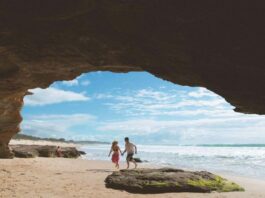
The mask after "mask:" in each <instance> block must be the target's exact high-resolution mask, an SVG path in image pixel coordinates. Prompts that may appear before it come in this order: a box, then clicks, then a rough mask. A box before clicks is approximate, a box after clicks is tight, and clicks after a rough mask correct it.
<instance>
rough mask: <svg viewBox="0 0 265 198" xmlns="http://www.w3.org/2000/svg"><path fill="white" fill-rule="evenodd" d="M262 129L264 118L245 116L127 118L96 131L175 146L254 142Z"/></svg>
mask: <svg viewBox="0 0 265 198" xmlns="http://www.w3.org/2000/svg"><path fill="white" fill-rule="evenodd" d="M249 123H251V125H249ZM264 128H265V116H255V115H244V116H237V117H232V118H231V117H222V118H202V119H194V120H159V119H134V120H131V119H130V120H124V121H112V122H105V123H101V124H99V127H98V128H97V129H98V130H100V131H105V132H116V133H119V134H124V135H127V134H130V135H132V136H139V137H141V136H150V138H154V137H159V138H161V137H163V138H165V139H167V140H169V138H170V137H171V138H172V137H174V138H175V139H176V140H175V141H177V140H178V142H175V143H182V144H187V143H189V144H191V143H197V144H198V143H205V142H207V143H220V142H222V143H224V142H226V143H257V142H261V141H262V139H264V138H265V131H264ZM158 141H160V139H158ZM172 141H174V139H172Z"/></svg>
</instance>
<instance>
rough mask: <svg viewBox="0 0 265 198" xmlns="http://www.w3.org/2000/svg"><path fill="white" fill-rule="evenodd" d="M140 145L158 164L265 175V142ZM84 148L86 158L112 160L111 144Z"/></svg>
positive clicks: (144, 155) (141, 151)
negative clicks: (247, 143) (109, 154)
mask: <svg viewBox="0 0 265 198" xmlns="http://www.w3.org/2000/svg"><path fill="white" fill-rule="evenodd" d="M122 148H123V147H122ZM137 148H138V154H137V155H135V157H138V158H140V159H142V160H147V161H148V163H149V164H151V165H155V166H156V165H157V166H163V167H174V168H180V169H190V170H206V171H211V172H215V173H223V174H230V175H235V176H245V177H251V178H258V179H263V180H264V179H265V145H255V144H249V145H195V146H194V145H184V146H183V145H177V146H165V145H137ZM80 149H81V150H83V151H85V152H86V153H87V154H86V155H85V156H83V158H84V159H88V160H106V161H110V158H109V157H108V153H109V150H110V145H83V146H82V147H81V148H80ZM121 161H125V157H122V158H121Z"/></svg>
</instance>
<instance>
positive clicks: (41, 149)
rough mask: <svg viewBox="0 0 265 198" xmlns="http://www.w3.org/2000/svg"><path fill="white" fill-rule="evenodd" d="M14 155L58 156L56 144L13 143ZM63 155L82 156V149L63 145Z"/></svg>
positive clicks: (26, 156)
mask: <svg viewBox="0 0 265 198" xmlns="http://www.w3.org/2000/svg"><path fill="white" fill-rule="evenodd" d="M10 147H11V149H12V151H13V153H14V156H15V157H20V158H32V157H58V156H57V153H56V148H57V147H56V146H41V145H11V146H10ZM61 154H62V156H61V157H64V158H77V157H79V156H80V151H78V150H77V149H76V148H75V147H61Z"/></svg>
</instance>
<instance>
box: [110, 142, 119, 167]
mask: <svg viewBox="0 0 265 198" xmlns="http://www.w3.org/2000/svg"><path fill="white" fill-rule="evenodd" d="M112 152H113V154H112V158H111V161H112V162H113V163H114V164H115V167H116V168H117V169H119V168H120V165H119V160H120V154H121V149H120V147H119V146H118V142H117V141H113V142H112V146H111V148H110V152H109V157H110V154H111V153H112Z"/></svg>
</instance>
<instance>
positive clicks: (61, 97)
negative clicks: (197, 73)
mask: <svg viewBox="0 0 265 198" xmlns="http://www.w3.org/2000/svg"><path fill="white" fill-rule="evenodd" d="M29 91H30V92H32V93H33V95H29V96H26V97H25V98H24V103H25V105H24V108H23V110H22V116H23V118H24V119H23V122H22V124H21V133H23V134H27V135H33V136H38V137H44V138H63V139H65V140H74V141H85V140H86V141H88V140H89V141H100V142H111V141H112V140H114V139H116V140H120V141H123V137H126V136H130V137H131V138H132V139H134V140H135V141H136V142H138V144H174V145H176V144H182V145H183V144H222V143H227V144H230V143H240V144H243V143H249V142H251V143H257V141H259V140H260V138H257V137H258V136H259V135H260V134H261V133H260V132H261V131H262V130H263V129H264V128H265V126H263V125H260V119H264V117H259V116H255V115H245V114H240V113H235V112H234V111H233V107H232V106H231V105H230V104H228V103H227V102H226V101H225V100H224V99H223V98H222V97H220V96H218V95H216V94H215V93H213V92H211V91H209V90H207V89H205V88H202V87H188V86H180V85H175V84H172V83H170V82H168V81H164V80H161V79H159V78H156V77H155V76H153V75H151V74H150V73H147V72H129V73H112V72H100V71H99V72H91V73H86V74H82V75H81V76H79V77H77V78H76V79H73V80H70V81H58V82H55V83H53V84H52V85H51V86H50V87H48V88H47V89H40V88H36V89H33V90H29ZM247 121H251V122H252V123H251V124H246V123H247ZM251 127H253V130H254V128H255V134H253V133H252V134H251V135H250V134H249V130H246V128H247V129H249V128H251ZM242 134H243V136H242ZM239 137H240V138H239Z"/></svg>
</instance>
